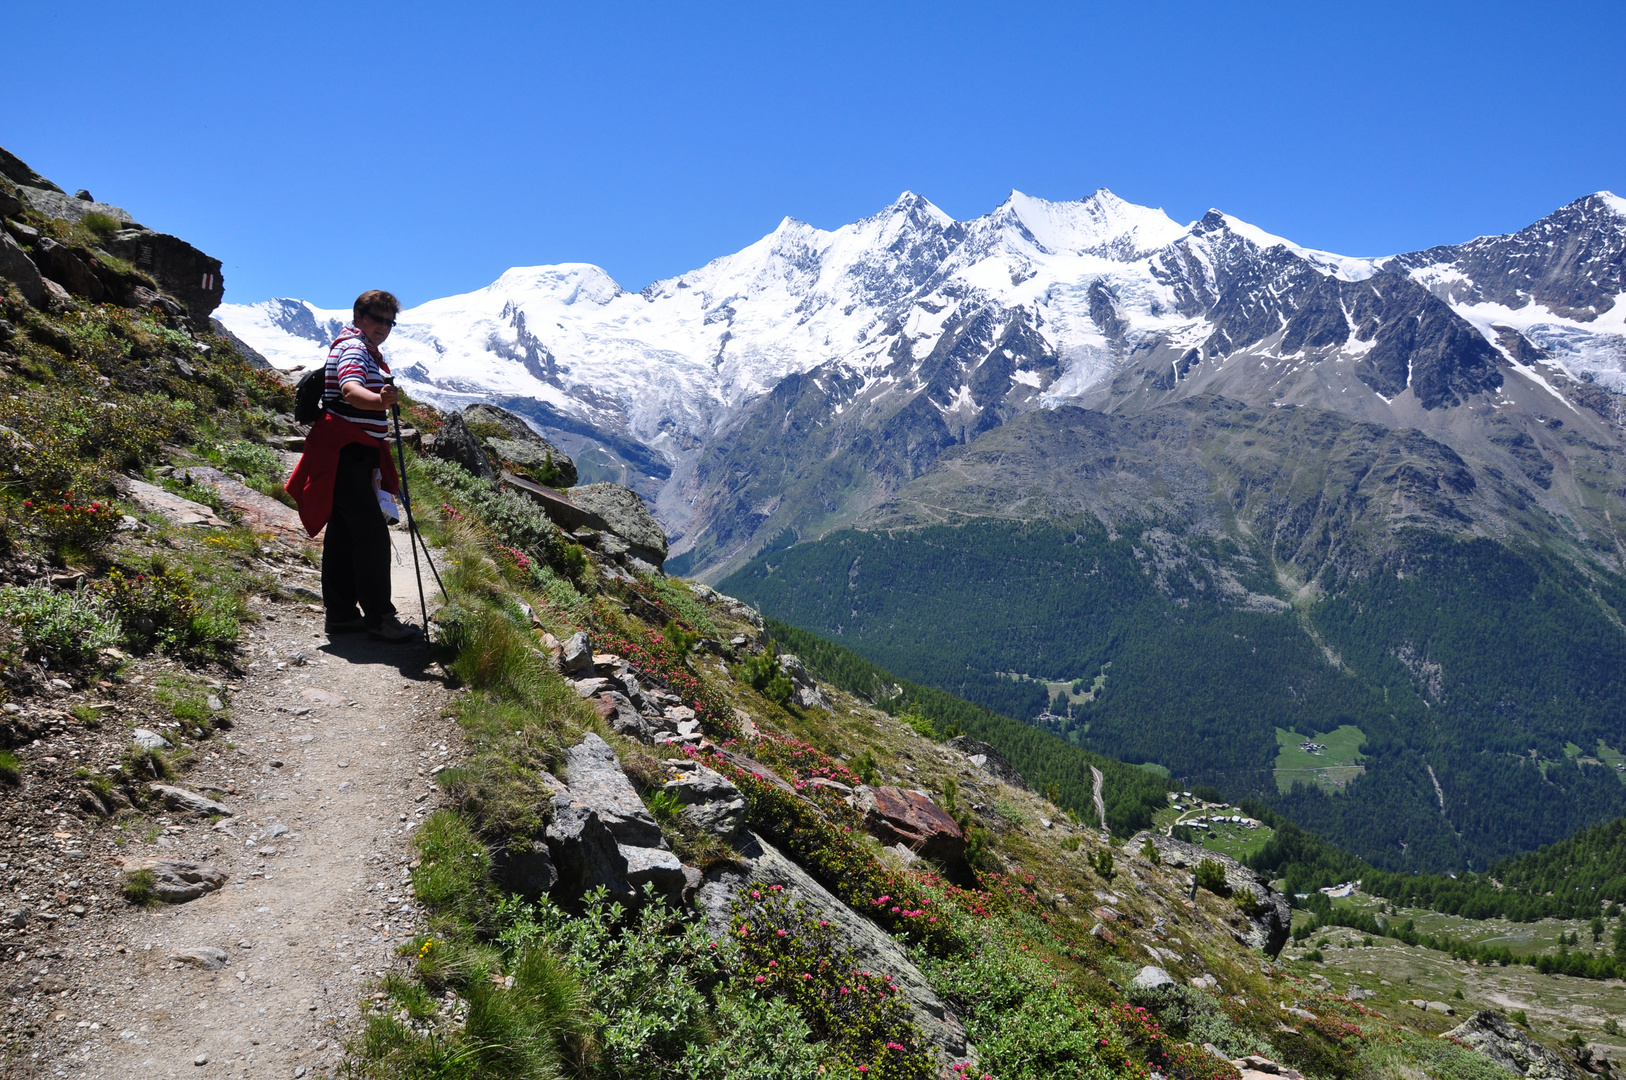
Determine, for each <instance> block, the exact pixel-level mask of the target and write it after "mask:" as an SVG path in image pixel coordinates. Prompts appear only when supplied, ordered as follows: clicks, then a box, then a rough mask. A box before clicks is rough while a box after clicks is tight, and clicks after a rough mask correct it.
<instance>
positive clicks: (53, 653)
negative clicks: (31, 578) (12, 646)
mask: <svg viewBox="0 0 1626 1080" xmlns="http://www.w3.org/2000/svg"><path fill="white" fill-rule="evenodd" d="M0 624H4V625H6V626H8V627H10V629H11V632H12V633H13V634H15V635H16V644H17V645H18V646H20V647H21V648H22V650H23V652H24V654H25V655H28V656H31V657H34V658H41V657H43V658H47V659H48V660H49V661H50V662H51V663H53V664H56V665H58V666H60V667H79V666H82V665H84V664H87V663H89V662H90V661H92V660H93V659H94V658H95V656H96V650H98V649H104V648H106V647H108V646H109V645H113V644H116V643H117V642H118V640H119V624H118V620H117V618H116V617H115V615H114V614H113V613H112V612H110V611H109V610H108V605H106V604H104V603H102V602H101V601H100V600H99V599H98V598H97V597H96V596H95V595H94V594H81V593H65V592H57V591H55V590H54V589H50V588H47V587H45V586H41V585H24V586H16V585H3V586H0Z"/></svg>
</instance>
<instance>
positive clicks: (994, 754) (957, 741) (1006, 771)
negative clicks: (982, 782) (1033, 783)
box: [944, 735, 1033, 791]
mask: <svg viewBox="0 0 1626 1080" xmlns="http://www.w3.org/2000/svg"><path fill="white" fill-rule="evenodd" d="M944 745H945V746H948V747H950V748H951V749H954V750H958V751H959V752H960V753H962V754H964V755H965V756H966V757H968V758H970V759H971V764H973V765H975V766H976V767H977V768H979V769H981V770H982V771H983V772H985V773H987V774H988V775H989V776H992V777H993V778H994V779H996V780H999V781H1002V782H1003V783H1006V784H1009V785H1010V786H1011V787H1013V788H1020V789H1021V790H1023V791H1032V790H1033V788H1031V787H1029V786H1028V782H1027V781H1026V780H1024V779H1022V774H1021V773H1019V772H1017V771H1016V769H1015V768H1013V767H1012V765H1011V763H1010V762H1008V761H1006V760H1005V758H1004V757H1003V756H1002V755H1001V754H1000V752H999V751H998V750H995V749H994V748H993V747H992V746H989V745H988V744H987V743H985V742H978V741H977V740H976V739H973V738H972V737H971V736H969V735H956V736H955V737H954V738H952V739H950V740H949V741H948V742H947V743H945V744H944Z"/></svg>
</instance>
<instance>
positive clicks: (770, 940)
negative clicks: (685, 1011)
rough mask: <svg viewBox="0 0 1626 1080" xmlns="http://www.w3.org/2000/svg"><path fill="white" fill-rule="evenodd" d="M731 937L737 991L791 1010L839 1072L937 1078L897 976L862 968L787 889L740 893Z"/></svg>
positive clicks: (765, 887)
mask: <svg viewBox="0 0 1626 1080" xmlns="http://www.w3.org/2000/svg"><path fill="white" fill-rule="evenodd" d="M730 939H731V940H732V941H733V942H734V944H735V946H736V947H737V948H738V950H739V956H740V964H739V969H738V972H737V974H736V975H735V980H736V983H737V984H738V985H739V986H740V988H741V989H742V990H744V991H748V992H755V993H757V994H761V995H764V996H773V997H778V998H783V999H784V1000H785V1001H788V1002H789V1003H791V1004H792V1005H794V1006H795V1007H796V1010H797V1012H799V1013H800V1014H801V1015H802V1018H803V1019H804V1020H806V1021H807V1024H808V1026H809V1027H810V1028H811V1030H812V1032H813V1034H814V1036H815V1037H817V1038H819V1039H823V1040H826V1041H828V1042H829V1043H830V1046H831V1049H832V1050H833V1051H834V1054H833V1057H834V1061H835V1063H837V1064H839V1066H840V1068H841V1071H842V1072H845V1073H848V1074H849V1075H850V1074H851V1073H858V1074H861V1075H865V1076H873V1077H877V1078H890V1077H900V1078H916V1080H925V1078H927V1077H930V1076H932V1075H934V1074H935V1073H936V1071H937V1070H936V1068H935V1063H934V1062H933V1060H932V1054H931V1052H930V1050H929V1048H928V1047H927V1046H926V1044H925V1042H924V1040H923V1038H922V1036H921V1034H920V1031H919V1029H917V1028H916V1027H915V1025H914V1021H913V1019H912V1016H911V1012H910V1009H909V1005H908V1003H907V1002H906V1001H904V999H903V998H902V997H901V996H900V995H899V992H898V989H897V987H895V986H893V985H892V976H890V975H884V974H877V973H874V972H869V971H865V970H863V969H862V968H861V967H860V966H859V963H858V961H857V960H856V959H854V957H853V954H852V951H851V950H850V949H848V948H845V947H844V946H843V945H842V944H841V935H840V933H839V932H838V931H837V930H836V928H834V927H833V926H831V925H830V924H829V923H828V922H826V921H824V920H821V919H816V918H815V917H813V916H812V915H810V914H809V913H808V912H807V911H806V910H804V907H803V904H802V902H801V901H800V900H797V899H792V898H791V897H790V896H789V894H788V893H787V892H786V891H785V889H784V888H783V887H782V886H779V885H754V886H752V887H751V888H750V889H748V890H745V891H742V892H741V893H740V895H739V897H738V899H737V900H736V901H735V905H734V910H733V913H732V917H731V919H730Z"/></svg>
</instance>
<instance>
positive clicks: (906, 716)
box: [898, 703, 937, 739]
mask: <svg viewBox="0 0 1626 1080" xmlns="http://www.w3.org/2000/svg"><path fill="white" fill-rule="evenodd" d="M898 719H899V720H901V721H903V723H904V725H905V726H906V727H908V728H909V730H910V731H913V732H914V733H915V734H916V735H919V736H920V737H921V738H923V739H935V738H937V725H936V724H934V723H932V718H931V717H929V716H927V715H926V714H925V713H923V712H921V711H920V705H919V704H917V703H912V704H911V705H910V706H909V709H908V711H906V712H901V713H899V714H898Z"/></svg>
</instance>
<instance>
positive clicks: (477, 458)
mask: <svg viewBox="0 0 1626 1080" xmlns="http://www.w3.org/2000/svg"><path fill="white" fill-rule="evenodd" d="M430 453H432V454H434V455H435V456H436V457H438V458H441V459H442V460H445V461H450V462H452V463H453V464H455V465H461V466H463V468H464V469H465V470H466V471H467V472H469V473H470V474H471V475H473V476H478V477H479V478H480V479H482V480H491V481H495V480H496V479H497V469H496V467H495V466H493V465H492V464H491V459H490V458H488V457H486V452H485V448H484V447H483V446H481V445H480V440H479V439H476V438H475V437H474V433H473V432H471V431H470V430H469V428H468V425H467V424H465V423H464V422H463V414H462V413H453V414H452V415H451V416H448V417H447V418H446V422H445V423H444V424H442V425H440V430H439V431H437V432H436V433H435V445H434V448H433V449H432V450H431V451H430Z"/></svg>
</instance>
